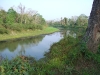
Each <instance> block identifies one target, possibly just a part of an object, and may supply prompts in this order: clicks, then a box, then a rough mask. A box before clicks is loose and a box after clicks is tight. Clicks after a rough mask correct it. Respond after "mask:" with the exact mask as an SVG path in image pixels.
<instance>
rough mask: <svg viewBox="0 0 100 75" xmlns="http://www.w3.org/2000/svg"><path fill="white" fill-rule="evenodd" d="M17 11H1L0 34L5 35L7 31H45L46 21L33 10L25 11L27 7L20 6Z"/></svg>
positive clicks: (11, 9) (10, 9) (12, 9)
mask: <svg viewBox="0 0 100 75" xmlns="http://www.w3.org/2000/svg"><path fill="white" fill-rule="evenodd" d="M17 8H18V11H16V10H15V9H14V8H13V7H11V8H9V9H8V11H5V10H3V9H2V8H1V9H0V27H1V28H0V33H2V34H3V32H4V33H5V31H3V30H6V31H12V30H13V31H21V30H27V29H31V30H35V29H43V26H44V25H45V24H46V21H45V19H44V18H43V17H42V15H40V14H39V13H37V11H34V10H32V9H28V10H25V9H26V8H25V6H24V5H22V4H20V5H19V6H18V7H17Z"/></svg>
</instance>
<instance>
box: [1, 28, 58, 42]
mask: <svg viewBox="0 0 100 75" xmlns="http://www.w3.org/2000/svg"><path fill="white" fill-rule="evenodd" d="M56 31H59V29H57V28H53V27H46V28H44V29H43V30H35V31H32V30H27V31H22V32H14V31H12V33H11V34H0V41H6V40H10V39H18V38H23V37H30V36H37V35H41V34H50V33H53V32H56Z"/></svg>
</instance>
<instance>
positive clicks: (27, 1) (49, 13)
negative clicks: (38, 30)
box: [0, 0, 93, 20]
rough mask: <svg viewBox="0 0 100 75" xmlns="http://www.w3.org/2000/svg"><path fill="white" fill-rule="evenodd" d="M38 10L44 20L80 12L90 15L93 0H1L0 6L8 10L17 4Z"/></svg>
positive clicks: (77, 14) (74, 14) (68, 16)
mask: <svg viewBox="0 0 100 75" xmlns="http://www.w3.org/2000/svg"><path fill="white" fill-rule="evenodd" d="M20 3H21V4H22V5H24V6H25V7H26V8H27V9H28V8H31V9H32V10H35V11H38V13H39V14H41V15H42V16H43V18H45V19H46V20H54V19H60V18H61V17H62V18H63V17H67V18H71V17H72V16H79V15H80V14H85V15H87V16H89V15H90V12H91V8H92V3H93V0H1V1H0V7H2V8H3V9H4V10H6V11H7V10H8V9H9V8H10V7H12V6H15V7H17V6H18V5H19V4H20Z"/></svg>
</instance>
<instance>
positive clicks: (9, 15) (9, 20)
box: [6, 8, 17, 23]
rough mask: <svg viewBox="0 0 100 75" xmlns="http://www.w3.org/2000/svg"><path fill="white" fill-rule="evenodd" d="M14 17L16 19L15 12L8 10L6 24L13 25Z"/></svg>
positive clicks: (11, 9)
mask: <svg viewBox="0 0 100 75" xmlns="http://www.w3.org/2000/svg"><path fill="white" fill-rule="evenodd" d="M16 17H17V12H16V11H15V10H14V9H13V8H10V9H9V10H8V12H7V17H6V22H7V23H15V22H16Z"/></svg>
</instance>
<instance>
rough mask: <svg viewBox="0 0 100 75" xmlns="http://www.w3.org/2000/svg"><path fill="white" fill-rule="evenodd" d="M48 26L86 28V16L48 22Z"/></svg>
mask: <svg viewBox="0 0 100 75" xmlns="http://www.w3.org/2000/svg"><path fill="white" fill-rule="evenodd" d="M48 24H49V25H52V26H54V25H56V26H57V25H58V26H59V25H61V26H65V27H66V26H72V27H74V26H87V24H88V16H86V15H85V14H81V15H80V16H72V17H71V18H66V17H64V18H62V17H61V20H59V21H49V22H48Z"/></svg>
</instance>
